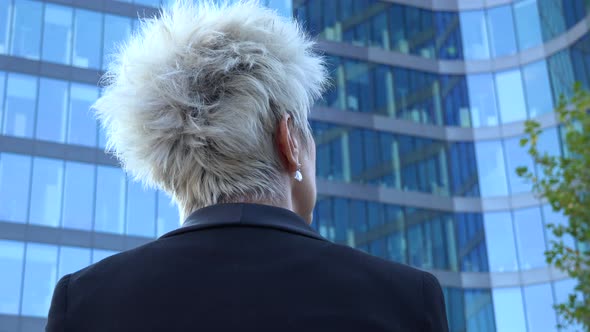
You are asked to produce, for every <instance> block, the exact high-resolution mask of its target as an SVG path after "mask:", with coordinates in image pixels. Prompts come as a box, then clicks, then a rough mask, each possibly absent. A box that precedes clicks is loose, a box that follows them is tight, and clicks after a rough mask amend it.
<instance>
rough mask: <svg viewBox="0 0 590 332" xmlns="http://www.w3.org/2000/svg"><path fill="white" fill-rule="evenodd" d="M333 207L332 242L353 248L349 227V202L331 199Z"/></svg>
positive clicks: (350, 228)
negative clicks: (333, 233) (333, 234)
mask: <svg viewBox="0 0 590 332" xmlns="http://www.w3.org/2000/svg"><path fill="white" fill-rule="evenodd" d="M332 200H333V207H334V225H335V227H336V229H335V232H336V234H335V236H334V241H336V242H338V243H346V244H348V245H350V246H354V237H353V236H354V233H353V230H352V227H351V226H350V220H349V219H350V215H349V212H348V210H349V202H348V200H346V199H344V198H332Z"/></svg>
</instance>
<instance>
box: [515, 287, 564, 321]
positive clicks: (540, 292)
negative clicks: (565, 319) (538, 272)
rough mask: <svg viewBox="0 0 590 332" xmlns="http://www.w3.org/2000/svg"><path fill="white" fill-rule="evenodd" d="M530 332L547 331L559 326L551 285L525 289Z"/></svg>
mask: <svg viewBox="0 0 590 332" xmlns="http://www.w3.org/2000/svg"><path fill="white" fill-rule="evenodd" d="M523 290H524V303H525V305H526V318H527V324H528V328H529V329H528V330H529V331H546V330H547V329H553V328H555V326H557V319H556V316H555V309H553V293H552V291H551V284H539V285H532V286H527V287H524V288H523Z"/></svg>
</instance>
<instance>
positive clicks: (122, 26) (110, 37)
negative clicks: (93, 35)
mask: <svg viewBox="0 0 590 332" xmlns="http://www.w3.org/2000/svg"><path fill="white" fill-rule="evenodd" d="M130 34H131V19H129V18H125V17H121V16H114V15H105V16H104V35H103V44H102V51H103V54H102V68H103V69H106V68H107V66H108V64H109V63H110V62H111V60H112V59H111V57H110V55H111V54H112V53H113V52H114V51H115V48H116V47H117V45H118V44H119V43H121V42H123V41H125V39H127V37H128V36H129V35H130Z"/></svg>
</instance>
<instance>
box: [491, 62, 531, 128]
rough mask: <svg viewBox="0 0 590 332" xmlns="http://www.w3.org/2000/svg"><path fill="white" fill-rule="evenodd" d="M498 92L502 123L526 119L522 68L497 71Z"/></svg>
mask: <svg viewBox="0 0 590 332" xmlns="http://www.w3.org/2000/svg"><path fill="white" fill-rule="evenodd" d="M496 92H497V93H498V106H499V108H500V116H501V119H502V123H509V122H514V121H520V120H524V119H526V103H525V100H524V91H523V88H522V77H521V75H520V70H518V69H514V70H509V71H505V72H499V73H497V74H496Z"/></svg>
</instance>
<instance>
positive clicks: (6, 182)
mask: <svg viewBox="0 0 590 332" xmlns="http://www.w3.org/2000/svg"><path fill="white" fill-rule="evenodd" d="M30 176H31V157H29V156H21V155H17V154H11V153H2V154H0V220H2V221H12V222H19V223H24V222H26V219H27V210H28V204H29V183H30V182H29V180H30Z"/></svg>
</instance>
